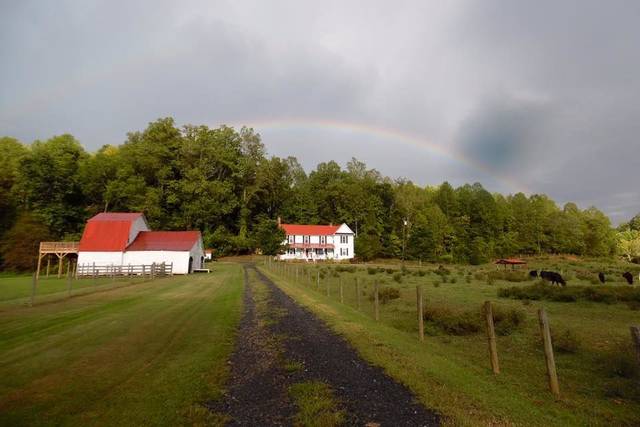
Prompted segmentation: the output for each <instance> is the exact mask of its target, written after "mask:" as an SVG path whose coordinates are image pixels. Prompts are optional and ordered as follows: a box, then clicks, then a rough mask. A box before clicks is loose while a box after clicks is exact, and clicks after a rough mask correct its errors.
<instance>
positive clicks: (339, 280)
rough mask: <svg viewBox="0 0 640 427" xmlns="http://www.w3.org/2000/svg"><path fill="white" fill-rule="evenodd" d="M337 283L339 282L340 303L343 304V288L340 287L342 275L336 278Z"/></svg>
mask: <svg viewBox="0 0 640 427" xmlns="http://www.w3.org/2000/svg"><path fill="white" fill-rule="evenodd" d="M338 283H340V304H344V289H343V288H342V277H340V278H339V279H338Z"/></svg>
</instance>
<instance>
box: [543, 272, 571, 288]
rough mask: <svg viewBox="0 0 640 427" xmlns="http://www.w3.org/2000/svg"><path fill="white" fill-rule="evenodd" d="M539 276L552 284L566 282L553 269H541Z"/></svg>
mask: <svg viewBox="0 0 640 427" xmlns="http://www.w3.org/2000/svg"><path fill="white" fill-rule="evenodd" d="M540 277H542V278H543V279H544V280H546V281H548V282H551V284H552V285H556V284H557V285H559V286H566V285H567V282H565V281H564V279H563V278H562V276H561V275H560V274H559V273H556V272H554V271H544V270H542V271H541V272H540Z"/></svg>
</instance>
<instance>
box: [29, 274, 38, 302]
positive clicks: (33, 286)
mask: <svg viewBox="0 0 640 427" xmlns="http://www.w3.org/2000/svg"><path fill="white" fill-rule="evenodd" d="M37 286H38V278H37V277H36V275H35V274H34V275H33V278H32V279H31V304H30V305H32V306H33V303H34V302H35V301H36V287H37Z"/></svg>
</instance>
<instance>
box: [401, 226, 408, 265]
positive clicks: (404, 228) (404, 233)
mask: <svg viewBox="0 0 640 427" xmlns="http://www.w3.org/2000/svg"><path fill="white" fill-rule="evenodd" d="M406 242H407V219H406V218H405V219H403V220H402V268H403V269H404V251H405V248H406V245H407V243H406Z"/></svg>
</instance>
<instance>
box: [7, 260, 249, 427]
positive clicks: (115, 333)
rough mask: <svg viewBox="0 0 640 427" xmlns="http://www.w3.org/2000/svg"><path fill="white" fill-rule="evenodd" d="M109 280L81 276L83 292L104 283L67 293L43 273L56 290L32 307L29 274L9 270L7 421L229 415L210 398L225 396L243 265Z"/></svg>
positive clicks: (152, 421)
mask: <svg viewBox="0 0 640 427" xmlns="http://www.w3.org/2000/svg"><path fill="white" fill-rule="evenodd" d="M100 280H104V282H103V283H102V284H101V283H100V282H99V283H97V284H96V283H92V282H91V281H88V283H85V284H83V283H78V282H76V281H74V285H75V284H77V285H78V289H79V292H85V291H83V289H85V288H91V287H92V286H98V287H102V288H101V289H99V290H100V292H97V291H93V292H90V293H86V294H84V295H75V296H74V297H72V298H66V297H65V295H66V292H67V289H66V287H65V285H66V284H65V283H64V280H62V281H61V282H63V283H60V282H58V281H57V279H48V280H47V279H44V280H42V281H41V284H42V287H43V289H46V290H47V291H48V293H45V294H46V295H49V296H51V297H53V296H56V298H52V299H48V300H46V301H44V302H38V301H37V300H36V305H35V306H33V307H28V306H24V305H23V304H15V302H19V301H22V300H23V299H24V298H26V295H28V292H27V294H25V291H24V287H25V283H26V286H27V287H29V286H30V284H29V281H30V277H25V276H22V277H14V278H10V277H6V276H4V277H2V278H0V295H2V299H3V301H4V302H5V303H4V304H2V305H0V424H2V425H14V426H16V425H61V424H64V425H87V424H93V425H158V424H163V425H176V424H208V423H220V422H221V421H222V417H223V416H222V415H216V414H212V413H210V412H209V410H207V409H206V408H204V407H203V406H202V403H203V402H205V401H207V400H209V399H212V400H215V399H217V398H219V397H220V395H221V393H222V391H221V387H222V385H223V384H224V381H225V379H226V376H227V370H228V368H227V363H226V362H227V359H228V357H229V354H230V352H231V350H232V347H233V342H234V338H235V330H236V326H237V323H238V321H239V317H240V313H241V308H242V302H241V296H242V291H243V280H242V272H241V268H240V267H239V266H238V265H236V264H224V263H217V264H216V266H215V269H214V272H213V273H211V274H208V275H207V274H203V275H192V276H174V277H167V278H158V279H156V280H154V281H150V280H149V281H139V282H134V283H130V282H127V281H124V282H122V283H116V284H114V283H111V282H109V280H108V279H100ZM80 282H82V281H80ZM107 282H109V283H107ZM129 285H130V286H129ZM12 302H13V303H12Z"/></svg>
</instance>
